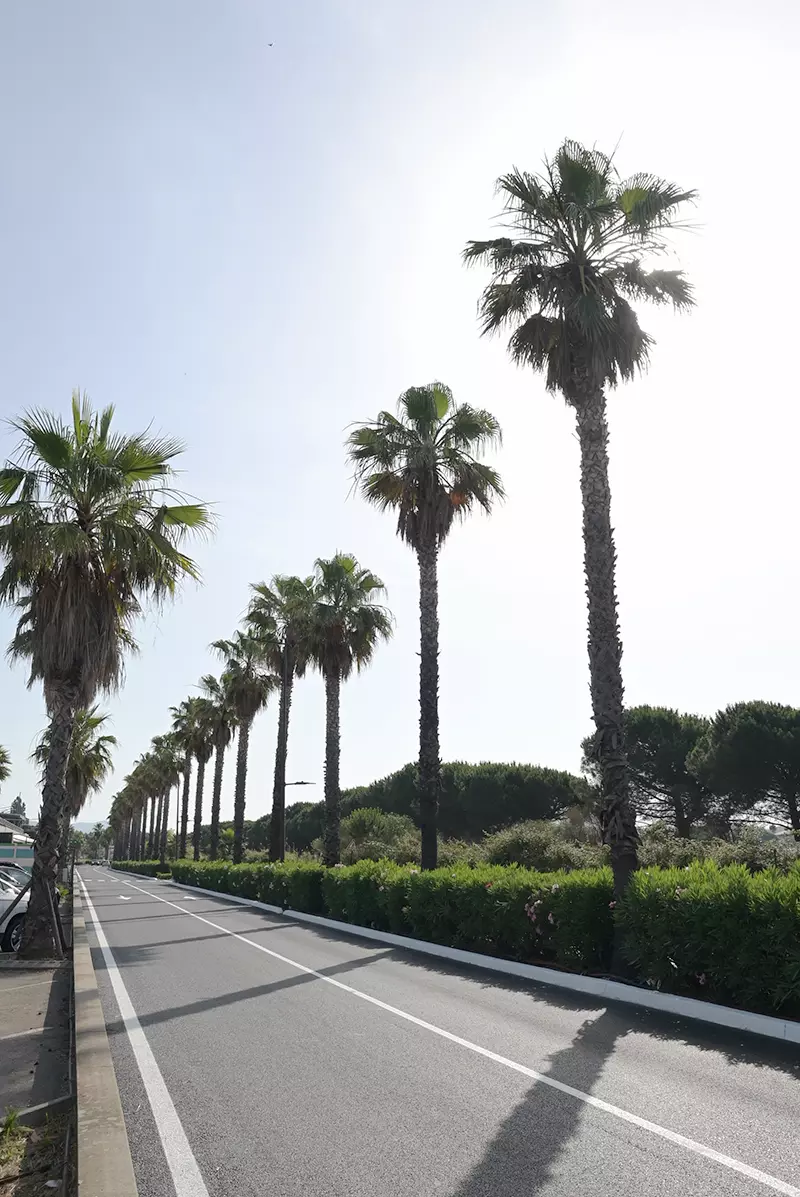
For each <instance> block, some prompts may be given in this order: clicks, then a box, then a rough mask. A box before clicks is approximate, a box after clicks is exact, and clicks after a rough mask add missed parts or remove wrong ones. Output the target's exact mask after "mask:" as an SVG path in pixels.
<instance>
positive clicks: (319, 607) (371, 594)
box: [308, 553, 392, 679]
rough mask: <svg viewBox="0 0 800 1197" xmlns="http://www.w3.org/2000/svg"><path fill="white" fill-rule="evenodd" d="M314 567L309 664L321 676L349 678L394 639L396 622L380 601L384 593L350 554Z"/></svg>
mask: <svg viewBox="0 0 800 1197" xmlns="http://www.w3.org/2000/svg"><path fill="white" fill-rule="evenodd" d="M315 568H316V582H315V602H314V608H313V612H312V617H311V625H310V627H309V633H308V653H309V659H310V660H311V662H312V663H313V664H314V665H316V667H317V668H318V669H319V670H320V672H321V673H329V672H332V673H336V674H337V675H338V677H340V678H341V679H345V678H347V677H349V676H350V674H351V673H352V672H353V669H354V668H355V669H361V668H363V667H364V666H365V665H368V664H369V662H370V661H371V660H372V657H373V655H374V653H375V649H376V648H377V646H378V644H379V642H380V641H381V640H388V639H389V637H390V636H391V634H392V617H391V615H390V613H389V611H388V610H387V608H386V607H382V606H381V605H380V604H379V603H378V601H377V600H378V599H379V598H381V597H382V596H383V595H384V594H385V593H386V588H385V586H384V584H383V582H382V581H381V580H380V578H379V577H377V576H376V575H375V574H373V573H371V572H370V570H368V569H362V567H361V566H360V565H359V564H358V561H357V560H356V559H355V557H352V556H350V555H349V554H347V553H337V554H336V556H335V557H331V558H330V560H324V559H323V558H319V559H318V560H317V562H316V564H315Z"/></svg>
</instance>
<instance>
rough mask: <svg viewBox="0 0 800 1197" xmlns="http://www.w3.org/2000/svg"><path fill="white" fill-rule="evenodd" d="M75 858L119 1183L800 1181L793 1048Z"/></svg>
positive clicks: (373, 1191) (453, 1196) (216, 1195)
mask: <svg viewBox="0 0 800 1197" xmlns="http://www.w3.org/2000/svg"><path fill="white" fill-rule="evenodd" d="M80 874H81V877H82V878H83V881H84V882H85V886H86V892H87V895H88V898H89V900H90V908H91V913H92V915H93V918H94V920H95V922H94V923H93V922H92V918H90V917H88V916H87V926H88V927H89V936H90V942H91V943H92V948H93V955H94V959H95V967H96V969H97V976H98V985H99V987H100V993H101V999H102V1003H103V1009H104V1012H105V1017H106V1023H107V1026H108V1031H109V1036H110V1043H111V1050H112V1055H113V1059H114V1066H115V1069H116V1072H117V1079H118V1082H119V1089H120V1095H121V1098H122V1105H123V1110H124V1113H125V1120H126V1125H127V1130H128V1138H129V1140H130V1145H131V1151H132V1154H133V1161H134V1168H135V1171H136V1176H137V1181H138V1184H139V1191H140V1197H176V1195H177V1197H267V1195H268V1197H301V1195H302V1197H529V1195H532V1194H537V1195H539V1194H541V1195H542V1197H578V1195H581V1197H582V1195H583V1194H587V1195H592V1194H602V1195H605V1194H609V1195H613V1197H634V1195H635V1197H640V1195H641V1194H648V1195H649V1194H658V1195H659V1197H709V1195H711V1194H713V1195H714V1197H769V1195H770V1194H772V1193H783V1194H786V1195H787V1197H800V1051H798V1050H797V1049H794V1048H792V1047H790V1046H786V1045H782V1044H778V1043H774V1044H773V1043H771V1042H769V1041H766V1040H758V1039H755V1038H749V1037H747V1036H744V1035H742V1034H733V1035H731V1034H727V1033H718V1032H716V1031H715V1030H714V1029H707V1028H704V1027H703V1026H702V1025H699V1024H693V1023H691V1022H688V1021H683V1020H678V1019H673V1018H664V1017H661V1016H657V1015H652V1014H648V1013H644V1012H637V1011H636V1010H634V1009H633V1008H630V1007H625V1006H608V1005H604V1004H600V1003H597V1002H595V1001H593V1000H590V999H582V998H573V997H572V996H571V995H566V994H559V993H558V992H557V991H556V990H551V989H548V988H545V987H534V986H532V985H529V984H524V983H521V982H520V983H513V982H509V980H508V979H506V978H499V977H497V976H494V975H492V974H490V973H483V972H477V971H470V970H466V969H460V968H457V967H447V966H445V965H443V964H441V963H440V962H438V961H437V962H434V961H432V960H431V959H429V958H427V957H423V956H418V955H414V954H412V953H408V952H404V951H399V950H396V949H393V948H388V947H383V946H381V945H380V944H377V943H372V942H368V941H364V940H359V939H357V938H356V937H352V938H351V937H347V936H341V935H332V934H330V933H328V932H323V931H320V930H316V929H311V928H309V927H308V926H304V925H300V924H298V923H293V922H292V921H291V920H289V919H287V918H285V917H281V916H278V915H275V916H272V915H269V914H267V913H265V912H261V911H256V910H253V909H250V908H248V907H237V906H234V905H232V904H231V903H229V902H225V901H222V900H218V899H214V898H207V897H204V896H202V895H196V896H195V895H192V894H191V893H189V892H187V891H185V890H179V889H176V888H174V887H172V886H170V885H168V884H165V883H162V882H157V881H144V880H139V879H137V878H132V877H126V876H125V875H123V874H119V873H112V872H110V871H108V870H106V869H101V868H89V867H83V868H81V870H80ZM98 923H99V928H100V930H99V931H98V927H97V924H98ZM103 944H104V945H105V950H103V949H102V947H101V946H99V945H103Z"/></svg>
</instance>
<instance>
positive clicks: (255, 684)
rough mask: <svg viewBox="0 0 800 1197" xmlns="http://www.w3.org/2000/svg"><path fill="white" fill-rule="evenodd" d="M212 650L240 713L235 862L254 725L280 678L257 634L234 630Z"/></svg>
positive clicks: (241, 842)
mask: <svg viewBox="0 0 800 1197" xmlns="http://www.w3.org/2000/svg"><path fill="white" fill-rule="evenodd" d="M211 647H212V649H213V650H214V651H215V652H216V653H217V654H218V655H219V656H220V657H221V658H222V660H223V661H224V663H225V668H224V671H223V679H224V684H225V686H226V688H227V689H228V692H229V694H230V700H231V705H232V707H233V709H234V711H235V712H236V722H237V726H238V728H239V746H238V752H237V757H236V790H235V794H234V800H233V863H234V864H239V863H240V862H241V860H242V857H243V856H244V809H245V798H246V791H247V753H248V749H249V747H250V728H251V727H252V726H253V720H254V719H255V717H256V715H257V714H258V712H259V711H261V710H263V709H264V707H265V706H266V705H267V702H268V701H269V696H270V694H272V692H273V691H274V690H276V689H277V688H278V686H279V685H280V678H278V677H276V676H275V674H273V673H268V672H267V671H266V669H265V668H264V663H265V662H264V649H263V646H262V645H261V643H260V641H259V640H258V638H257V637H255V636H250V635H247V634H246V633H244V632H234V634H233V636H232V637H231V639H230V640H215V641H214V643H213V644H212V645H211Z"/></svg>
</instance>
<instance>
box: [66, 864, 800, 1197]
mask: <svg viewBox="0 0 800 1197" xmlns="http://www.w3.org/2000/svg"><path fill="white" fill-rule="evenodd" d="M117 872H119V873H122V874H124V873H125V872H127V870H124V869H119V870H117ZM129 875H130V876H132V877H139V878H140V879H141V880H144V881H153V880H154V878H153V877H146V876H145V875H144V874H142V873H131V874H129ZM159 884H161V885H171V886H174V887H175V888H176V889H188V890H191V891H192V893H196V894H204V895H206V896H207V897H209V898H221V899H222V900H223V901H226V902H233V903H235V904H236V905H238V906H253V907H255V908H256V909H258V910H266V911H268V912H269V913H270V914H281V915H284V916H285V917H286V918H289V919H292V920H295V921H297V922H301V923H311V924H313V925H315V926H319V927H324V928H327V929H328V930H329V931H338V932H340V933H342V934H344V935H352V936H355V937H356V938H358V939H371V940H375V941H377V942H378V943H385V944H389V945H390V946H391V947H395V948H404V949H405V950H406V951H409V952H421V953H424V955H426V956H438V957H439V959H441V960H450V961H452V962H453V963H455V964H466V965H468V966H469V967H471V968H483V969H487V970H488V971H489V972H495V973H503V974H505V975H506V976H510V977H521V978H522V979H523V980H526V981H535V982H536V983H537V984H539V985H552V986H554V987H555V988H556V989H567V990H570V991H571V992H572V993H579V994H582V995H584V996H586V997H596V998H601V999H602V998H604V999H606V1000H607V1001H610V1002H624V1003H626V1004H627V1005H629V1006H639V1007H641V1008H643V1009H645V1010H655V1011H657V1012H658V1013H660V1014H673V1015H678V1016H680V1017H681V1018H691V1019H694V1020H695V1021H697V1022H707V1023H711V1024H712V1025H713V1026H717V1027H724V1028H726V1029H727V1030H733V1031H747V1032H749V1033H750V1034H751V1035H762V1036H766V1037H767V1038H768V1039H778V1040H780V1041H781V1042H783V1043H798V1044H800V1022H794V1021H793V1020H790V1019H782V1018H774V1017H773V1016H771V1015H769V1014H754V1013H752V1012H751V1011H749V1010H737V1009H736V1008H735V1007H734V1006H719V1005H717V1004H715V1003H714V1002H701V1001H698V999H697V998H687V997H681V996H680V995H679V994H676V993H661V992H660V991H659V990H656V989H642V988H639V987H638V986H636V985H625V984H623V983H622V982H621V981H607V980H605V979H604V978H603V977H588V976H585V975H583V974H581V973H562V972H559V970H558V969H555V968H544V967H541V966H540V965H536V964H521V963H519V962H517V961H516V960H504V959H503V958H502V957H499V956H484V955H483V954H482V953H480V952H466V951H464V950H463V949H462V948H448V947H446V946H445V945H444V944H438V943H429V942H428V941H427V940H423V939H410V938H409V937H407V936H405V935H393V934H391V933H390V932H389V931H375V930H373V929H372V928H371V927H361V926H358V925H357V924H356V923H340V922H338V921H337V920H336V919H328V918H323V917H322V916H321V915H318V914H305V913H303V912H302V911H299V910H288V909H287V910H283V909H282V908H281V907H280V906H269V905H267V903H266V902H256V901H254V900H253V899H252V898H240V897H238V896H236V895H235V894H222V893H219V892H218V891H217V890H212V889H201V888H200V887H199V886H196V885H183V884H182V883H181V882H180V881H162V882H160V883H159ZM81 1197H85V1194H81Z"/></svg>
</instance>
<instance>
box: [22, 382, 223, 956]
mask: <svg viewBox="0 0 800 1197" xmlns="http://www.w3.org/2000/svg"><path fill="white" fill-rule="evenodd" d="M71 414H72V419H71V421H70V422H69V423H67V422H65V421H64V420H62V419H60V418H59V417H58V416H55V415H53V414H51V413H50V412H47V411H41V410H38V411H32V412H28V413H27V414H26V415H24V416H22V417H20V418H19V419H16V420H14V421H12V427H13V428H14V429H15V430H16V431H17V432H18V433H19V434H20V438H21V441H20V445H19V447H18V449H17V451H16V454H15V457H14V459H13V460H12V461H10V462H8V463H7V465H6V467H5V469H3V470H0V557H1V558H2V562H3V569H2V573H0V600H1V601H6V602H15V603H17V604H18V607H19V610H20V618H19V621H18V624H17V631H16V635H15V637H14V640H13V642H12V645H11V649H10V652H11V655H12V657H24V658H25V659H26V660H27V661H28V662H29V664H30V681H29V684H30V685H32V684H33V683H34V682H37V681H41V682H42V683H43V687H44V694H45V701H46V704H47V710H48V714H49V716H50V721H51V727H50V754H49V757H48V761H47V765H46V767H45V781H44V786H43V795H42V797H43V801H42V808H41V814H40V819H39V828H38V831H37V835H36V844H35V849H34V861H33V871H32V880H31V894H30V901H29V904H28V910H27V915H26V919H25V930H24V933H23V941H22V948H21V951H22V954H23V956H25V955H28V956H32V955H45V954H47V953H49V952H50V951H51V950H52V946H53V943H54V932H53V927H52V923H51V918H50V909H49V902H50V889H51V886H52V884H53V882H54V880H55V870H56V862H57V859H58V841H59V835H60V830H61V818H62V814H63V810H64V806H65V804H66V801H67V799H66V792H65V789H64V774H65V771H66V767H67V760H68V756H69V745H70V740H71V738H72V729H73V724H74V722H75V712H76V711H78V710H79V709H80V708H81V707H89V706H91V704H92V703H93V702H94V700H95V697H96V696H97V694H98V693H100V692H105V693H109V692H112V691H114V690H116V689H117V687H118V686H119V684H120V680H121V677H122V669H123V658H124V654H125V651H126V650H132V649H134V648H135V641H134V639H133V635H132V632H131V627H132V623H133V620H134V619H135V617H136V616H137V615H138V614H139V613H140V612H141V610H142V604H143V603H144V602H145V601H146V600H148V599H154V600H156V601H160V600H164V599H167V598H169V597H171V596H172V595H173V594H174V593H175V591H176V589H177V587H178V584H179V583H180V581H181V580H182V579H183V578H185V577H187V576H188V577H197V576H198V574H197V569H196V567H195V565H194V563H193V561H192V560H191V558H189V557H188V556H186V554H185V553H184V552H183V551H182V548H181V543H182V541H183V540H184V538H185V536H186V534H187V533H188V532H189V531H190V530H195V531H202V530H206V529H208V528H209V526H210V517H209V514H208V511H207V509H206V508H205V507H204V506H203V505H201V504H197V503H188V502H186V501H185V499H184V498H183V497H182V496H181V495H177V494H176V493H175V492H174V491H173V490H172V484H173V481H174V477H175V470H174V467H173V464H172V463H173V460H174V459H175V457H177V456H178V454H179V453H180V452H181V450H182V445H181V444H180V442H179V441H176V440H173V439H171V438H160V437H155V436H151V435H150V434H149V433H141V434H137V435H134V436H128V435H125V434H122V433H117V432H114V431H112V427H111V426H112V422H113V417H114V409H113V407H107V408H106V409H105V410H104V411H103V412H102V413H96V412H94V411H93V410H92V408H91V405H90V403H89V400H88V398H87V397H86V396H83V397H81V396H80V395H79V394H78V393H77V392H75V393H74V394H73V397H72V413H71Z"/></svg>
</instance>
